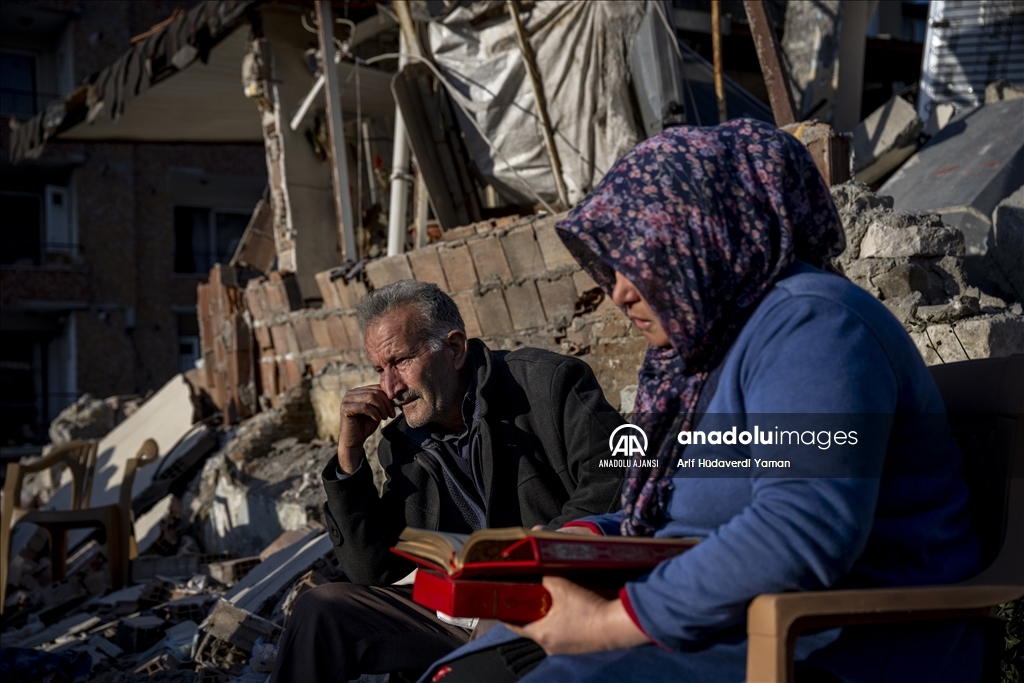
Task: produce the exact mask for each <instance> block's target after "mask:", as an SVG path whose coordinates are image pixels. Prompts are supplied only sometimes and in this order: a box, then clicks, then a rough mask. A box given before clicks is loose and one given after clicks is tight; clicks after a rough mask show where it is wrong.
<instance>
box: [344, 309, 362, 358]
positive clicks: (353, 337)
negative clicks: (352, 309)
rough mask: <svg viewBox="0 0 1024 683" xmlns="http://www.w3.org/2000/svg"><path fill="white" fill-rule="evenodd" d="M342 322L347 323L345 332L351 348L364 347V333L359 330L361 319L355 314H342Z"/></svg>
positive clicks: (359, 348) (358, 348)
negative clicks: (357, 318)
mask: <svg viewBox="0 0 1024 683" xmlns="http://www.w3.org/2000/svg"><path fill="white" fill-rule="evenodd" d="M341 322H342V323H344V325H345V334H346V335H347V336H348V341H349V348H350V349H356V350H361V349H362V348H363V333H362V332H361V331H360V330H359V321H358V320H356V317H355V316H354V315H343V316H341Z"/></svg>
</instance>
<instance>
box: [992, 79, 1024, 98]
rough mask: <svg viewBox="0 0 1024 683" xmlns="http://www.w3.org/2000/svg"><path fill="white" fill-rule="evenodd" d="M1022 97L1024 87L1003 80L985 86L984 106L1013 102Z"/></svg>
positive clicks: (1023, 95)
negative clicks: (1005, 101) (1006, 101)
mask: <svg viewBox="0 0 1024 683" xmlns="http://www.w3.org/2000/svg"><path fill="white" fill-rule="evenodd" d="M1020 97H1024V85H1019V84H1015V83H1010V81H1008V80H1006V79H1005V78H1000V79H999V80H998V81H992V82H991V83H989V84H988V85H987V86H985V104H992V103H993V102H1002V101H1003V100H1015V99H1018V98H1020Z"/></svg>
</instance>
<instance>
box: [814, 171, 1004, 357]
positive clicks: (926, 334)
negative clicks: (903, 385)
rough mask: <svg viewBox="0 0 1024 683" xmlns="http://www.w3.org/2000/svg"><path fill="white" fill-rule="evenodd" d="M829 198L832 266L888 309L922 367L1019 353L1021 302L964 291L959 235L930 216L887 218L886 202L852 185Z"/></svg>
mask: <svg viewBox="0 0 1024 683" xmlns="http://www.w3.org/2000/svg"><path fill="white" fill-rule="evenodd" d="M832 199H833V201H834V202H835V204H836V208H837V209H838V210H839V215H840V218H841V219H842V221H843V228H844V230H845V232H846V241H847V247H846V251H845V252H844V253H843V254H841V255H840V256H839V257H838V258H837V259H836V265H837V266H838V267H839V268H840V269H841V270H842V271H843V272H844V273H845V275H846V276H847V277H848V278H850V280H852V281H853V282H855V283H856V284H858V285H860V286H861V287H863V288H864V289H866V290H867V291H869V292H870V293H871V294H872V295H874V296H875V297H877V298H879V299H880V300H881V301H882V303H883V304H885V305H886V307H888V308H889V310H890V311H891V312H892V313H893V315H895V316H896V318H897V319H898V320H899V321H900V322H901V323H902V324H903V326H904V327H905V328H906V329H907V331H908V332H909V333H910V336H911V338H912V339H913V340H914V343H915V344H916V345H917V347H918V349H919V350H920V351H921V355H922V356H923V357H924V359H925V362H927V363H929V364H933V363H943V362H950V361H954V360H967V359H969V358H984V357H989V356H995V357H998V356H1006V355H1010V354H1013V353H1022V352H1024V317H1021V314H1020V313H1021V311H1020V303H1019V302H1018V303H1011V302H1008V301H1005V300H1003V299H1002V298H1000V297H997V296H992V295H990V294H988V293H987V292H985V291H982V290H980V289H979V288H977V287H973V286H970V284H969V282H968V277H967V273H966V270H965V248H964V238H963V235H962V234H961V232H960V231H959V230H957V229H955V228H952V227H950V226H948V225H945V224H944V223H943V221H942V219H941V218H940V217H939V216H937V215H934V214H928V213H903V212H894V211H893V210H892V206H893V202H892V199H891V198H889V197H884V196H879V195H876V194H874V193H873V192H871V190H870V189H869V188H868V187H867V186H866V185H863V184H861V183H858V182H849V183H845V184H843V185H840V186H837V187H833V188H832ZM1011 204H1012V202H1011ZM1010 210H1011V211H1012V210H1013V209H1012V208H1011V209H1010ZM1001 220H1014V219H1013V218H1008V219H1002V218H1001ZM1007 232H1009V233H1012V232H1013V230H1012V229H1010V230H1008V231H1007ZM1018 235H1019V232H1018ZM1008 239H1009V240H1012V239H1013V238H1008ZM1018 263H1019V261H1018Z"/></svg>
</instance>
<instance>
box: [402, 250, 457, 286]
mask: <svg viewBox="0 0 1024 683" xmlns="http://www.w3.org/2000/svg"><path fill="white" fill-rule="evenodd" d="M437 251H438V250H437V249H436V248H425V249H417V250H416V251H410V252H409V254H408V256H409V267H410V268H412V274H413V277H415V278H416V279H417V280H419V281H420V282H433V283H434V284H435V285H437V286H438V287H440V288H441V289H444V290H447V289H448V281H447V280H446V279H445V277H444V268H442V267H441V258H440V257H439V256H438V255H437Z"/></svg>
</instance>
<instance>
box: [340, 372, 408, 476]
mask: <svg viewBox="0 0 1024 683" xmlns="http://www.w3.org/2000/svg"><path fill="white" fill-rule="evenodd" d="M394 416H395V404H394V403H392V401H391V399H390V398H388V395H387V394H385V393H384V390H383V389H381V388H380V385H379V384H373V385H371V386H367V387H357V388H355V389H352V390H350V391H348V392H346V394H345V396H344V397H343V398H342V399H341V432H340V433H339V434H338V467H340V468H341V471H342V472H343V473H345V474H352V473H353V472H355V471H356V469H357V468H358V467H359V465H360V463H362V461H363V458H364V457H366V453H365V451H363V443H364V442H365V441H366V440H367V439H368V438H370V435H371V434H373V433H374V432H375V431H377V427H378V426H380V423H381V421H383V420H386V419H387V418H390V417H394Z"/></svg>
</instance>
